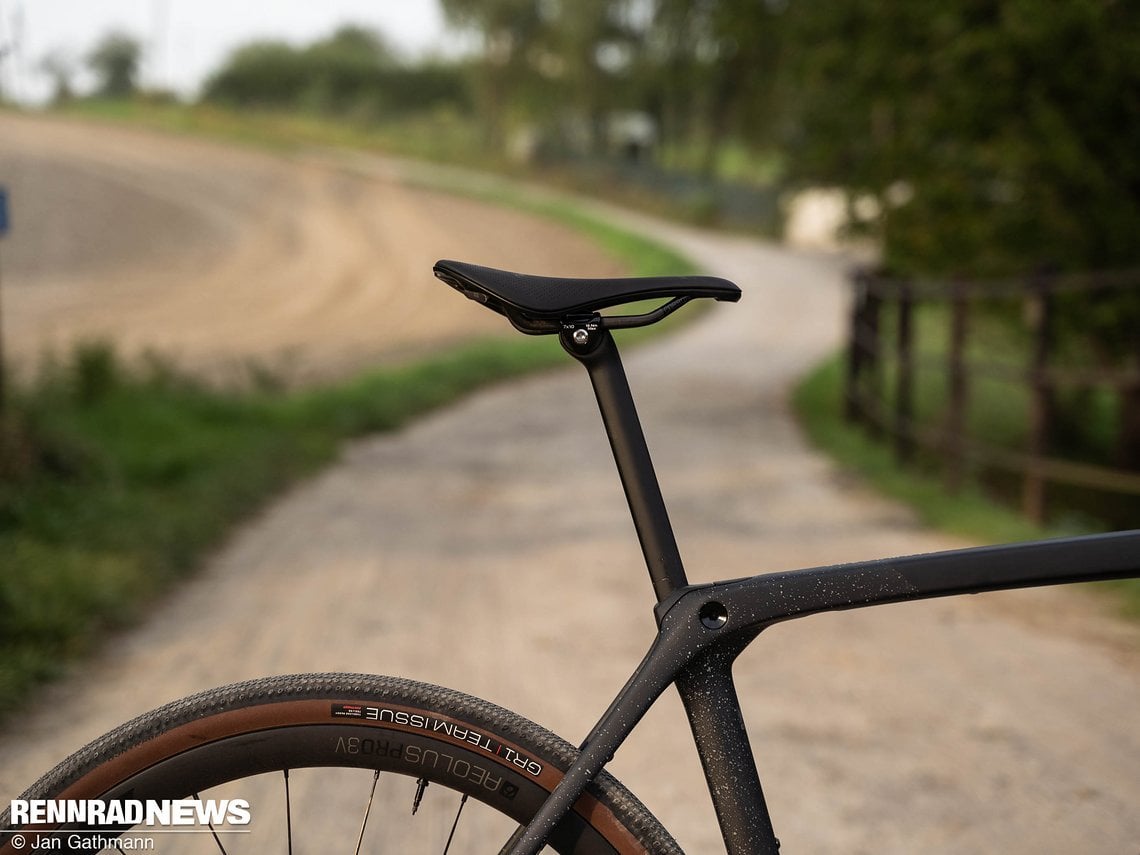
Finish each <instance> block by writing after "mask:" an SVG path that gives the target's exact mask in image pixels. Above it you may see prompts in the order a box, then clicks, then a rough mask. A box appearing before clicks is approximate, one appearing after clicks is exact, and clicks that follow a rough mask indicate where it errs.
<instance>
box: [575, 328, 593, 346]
mask: <svg viewBox="0 0 1140 855" xmlns="http://www.w3.org/2000/svg"><path fill="white" fill-rule="evenodd" d="M589 340H590V331H589V330H584V329H581V328H578V329H576V330H574V344H576V345H578V346H579V347H581V346H582V345H584V344H586V342H588V341H589Z"/></svg>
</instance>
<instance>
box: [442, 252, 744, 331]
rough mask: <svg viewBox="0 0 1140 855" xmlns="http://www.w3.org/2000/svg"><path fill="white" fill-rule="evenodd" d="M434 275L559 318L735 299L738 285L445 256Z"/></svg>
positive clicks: (524, 314) (506, 310) (475, 294)
mask: <svg viewBox="0 0 1140 855" xmlns="http://www.w3.org/2000/svg"><path fill="white" fill-rule="evenodd" d="M434 271H435V275H436V277H437V278H439V279H441V280H442V281H444V282H446V283H447V284H448V285H450V286H451V287H452V288H455V289H456V290H457V291H459V292H461V293H462V294H463V295H464V296H466V297H468V298H470V299H472V300H475V301H477V302H479V303H483V304H484V305H485V306H487V307H488V308H491V309H494V310H495V311H496V312H498V313H499V314H502V315H506V316H507V317H508V318H510V319H511V321H512V323H515V322H517V321H518V320H519V319H520V318H522V319H527V320H536V321H558V320H561V319H564V318H568V317H573V316H579V315H593V314H596V313H597V312H599V311H601V310H602V309H606V308H609V307H612V306H619V305H622V304H624V303H632V302H635V301H637V300H652V299H659V298H664V299H672V300H682V301H687V300H690V299H693V298H694V297H711V298H712V299H714V300H727V301H729V302H736V301H737V300H739V299H740V288H738V287H737V286H736V285H734V284H733V283H732V282H729V281H728V280H727V279H720V278H718V277H715V276H647V277H624V278H622V277H617V278H609V279H569V278H565V277H560V276H530V275H527V274H523V273H511V272H509V271H506V270H496V269H495V268H493V267H481V266H480V265H478V264H468V263H467V262H464V261H448V260H441V261H437V262H436V263H435V268H434Z"/></svg>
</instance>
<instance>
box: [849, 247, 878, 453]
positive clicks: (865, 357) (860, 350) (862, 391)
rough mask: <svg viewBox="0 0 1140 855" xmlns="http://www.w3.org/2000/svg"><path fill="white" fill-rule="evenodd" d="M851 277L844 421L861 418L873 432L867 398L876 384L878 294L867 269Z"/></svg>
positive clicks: (875, 424)
mask: <svg viewBox="0 0 1140 855" xmlns="http://www.w3.org/2000/svg"><path fill="white" fill-rule="evenodd" d="M851 281H852V283H853V286H854V294H853V302H852V308H851V333H850V341H849V342H848V354H847V379H846V390H845V396H846V410H845V412H846V416H847V420H848V421H853V422H862V423H863V424H865V425H867V427H868V430H870V431H871V432H872V433H877V432H878V428H879V424H878V422H877V420H876V419H875V416H874V413H873V412H872V410H873V409H874V403H873V402H870V401H869V399H870V398H872V397H874V396H875V394H876V393H877V390H878V387H879V382H878V364H879V307H880V305H881V303H882V298H881V297H880V296H879V295H878V294H877V293H876V291H875V288H874V285H873V283H872V276H871V274H870V273H868V272H867V271H865V270H862V269H860V270H856V271H855V273H854V274H852V277H851Z"/></svg>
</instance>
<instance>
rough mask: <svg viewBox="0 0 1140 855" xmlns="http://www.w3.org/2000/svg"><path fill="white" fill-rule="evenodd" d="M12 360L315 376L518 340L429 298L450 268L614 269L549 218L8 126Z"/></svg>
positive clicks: (321, 169) (157, 141)
mask: <svg viewBox="0 0 1140 855" xmlns="http://www.w3.org/2000/svg"><path fill="white" fill-rule="evenodd" d="M0 182H3V183H5V184H7V185H8V186H9V189H10V196H11V209H12V220H13V227H12V232H11V234H10V235H9V236H8V238H7V239H5V240H4V242H3V243H2V244H0V277H2V278H0V284H2V286H3V293H2V299H3V323H4V338H5V341H6V348H7V351H8V352H9V353H10V354H11V357H12V358H13V359H14V360H16V361H17V362H18V363H19V364H20V365H22V366H23V368H24V369H25V370H26V369H27V368H28V367H30V366H33V365H34V364H35V363H36V361H37V360H38V359H39V358H40V357H41V356H42V355H43V354H44V353H45V352H55V353H57V354H58V353H60V352H66V351H67V350H68V349H69V348H70V346H71V345H72V344H73V343H74V342H76V341H80V340H92V339H104V340H108V341H111V342H113V343H115V344H116V345H117V346H118V347H119V348H121V349H122V351H123V352H124V353H127V354H137V353H139V352H140V351H143V350H147V349H153V350H156V351H159V352H161V353H163V354H165V355H167V356H168V357H171V358H174V359H175V360H176V361H177V362H179V363H180V364H182V365H185V366H187V367H190V368H192V369H194V370H197V371H205V372H208V373H210V374H213V375H223V376H237V377H240V376H241V375H242V372H243V371H244V367H245V366H246V365H247V364H249V363H250V362H256V363H258V364H259V365H261V366H262V367H265V366H268V367H272V368H275V369H278V370H281V371H283V372H284V373H285V374H286V375H287V376H289V377H292V378H307V377H312V376H314V375H323V374H327V373H329V372H338V371H344V370H347V369H352V368H356V367H360V366H361V365H364V364H366V363H369V362H372V361H374V360H376V359H378V358H380V359H384V358H393V357H396V356H401V355H405V354H407V353H408V352H409V351H410V350H416V351H422V350H424V349H428V348H432V347H435V346H437V345H439V344H440V343H443V342H447V341H451V340H455V339H457V338H460V337H464V336H469V335H472V334H480V335H482V334H505V332H506V331H505V330H504V328H503V325H502V324H501V323H496V319H494V318H492V317H490V316H489V315H488V316H486V317H485V316H484V315H483V314H481V313H476V314H474V315H472V313H470V312H468V311H467V310H466V308H465V307H464V306H463V304H462V301H456V300H455V299H454V298H453V297H452V296H451V295H449V294H447V293H446V292H445V290H444V289H440V288H438V287H436V285H435V282H434V279H433V278H432V276H431V265H432V263H433V262H434V261H435V260H436V259H438V258H440V257H451V258H459V259H462V260H469V261H476V262H479V263H483V264H488V265H491V266H500V267H506V268H508V269H510V268H515V269H525V270H530V271H533V272H551V273H567V274H573V273H578V274H581V275H588V274H594V273H596V274H599V275H605V274H608V273H612V272H617V271H618V267H617V265H616V263H615V262H614V261H613V260H612V259H611V258H609V257H607V256H606V255H605V254H604V253H602V252H601V251H599V250H598V248H597V247H596V246H595V245H593V244H592V243H591V242H589V241H587V240H586V239H584V238H582V237H581V236H579V235H577V234H574V233H572V232H570V231H568V230H566V229H564V228H562V227H560V226H557V225H555V224H552V223H549V222H545V221H541V220H536V219H534V218H531V217H527V216H525V215H523V214H520V213H516V212H512V211H507V210H503V209H500V208H495V207H490V206H487V205H483V204H480V203H477V202H473V201H467V200H463V199H457V198H455V197H450V196H444V195H440V194H435V193H429V192H425V191H422V190H409V189H407V188H405V187H402V186H400V185H399V184H398V183H395V182H392V181H386V180H384V179H383V178H382V177H377V176H364V175H361V174H359V173H357V174H352V173H348V172H346V171H344V170H340V169H337V168H335V167H333V166H326V165H323V164H322V163H320V161H319V160H317V159H315V158H292V159H291V158H286V157H278V156H273V155H269V154H265V153H261V152H257V151H252V150H249V151H246V150H241V149H235V148H232V147H223V146H219V145H214V144H210V143H207V142H202V141H195V140H188V139H184V138H179V137H172V136H165V135H160V134H153V133H141V132H135V131H130V130H124V129H121V128H98V129H95V130H93V129H92V128H91V127H90V126H88V125H84V124H78V123H69V122H62V121H54V120H53V121H48V120H45V119H33V118H27V117H17V116H12V115H0Z"/></svg>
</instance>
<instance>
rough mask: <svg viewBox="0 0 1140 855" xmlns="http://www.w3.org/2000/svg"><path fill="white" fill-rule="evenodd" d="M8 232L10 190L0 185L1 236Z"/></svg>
mask: <svg viewBox="0 0 1140 855" xmlns="http://www.w3.org/2000/svg"><path fill="white" fill-rule="evenodd" d="M6 234H8V190H7V189H6V188H4V187H0V237H3V236H4V235H6Z"/></svg>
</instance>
